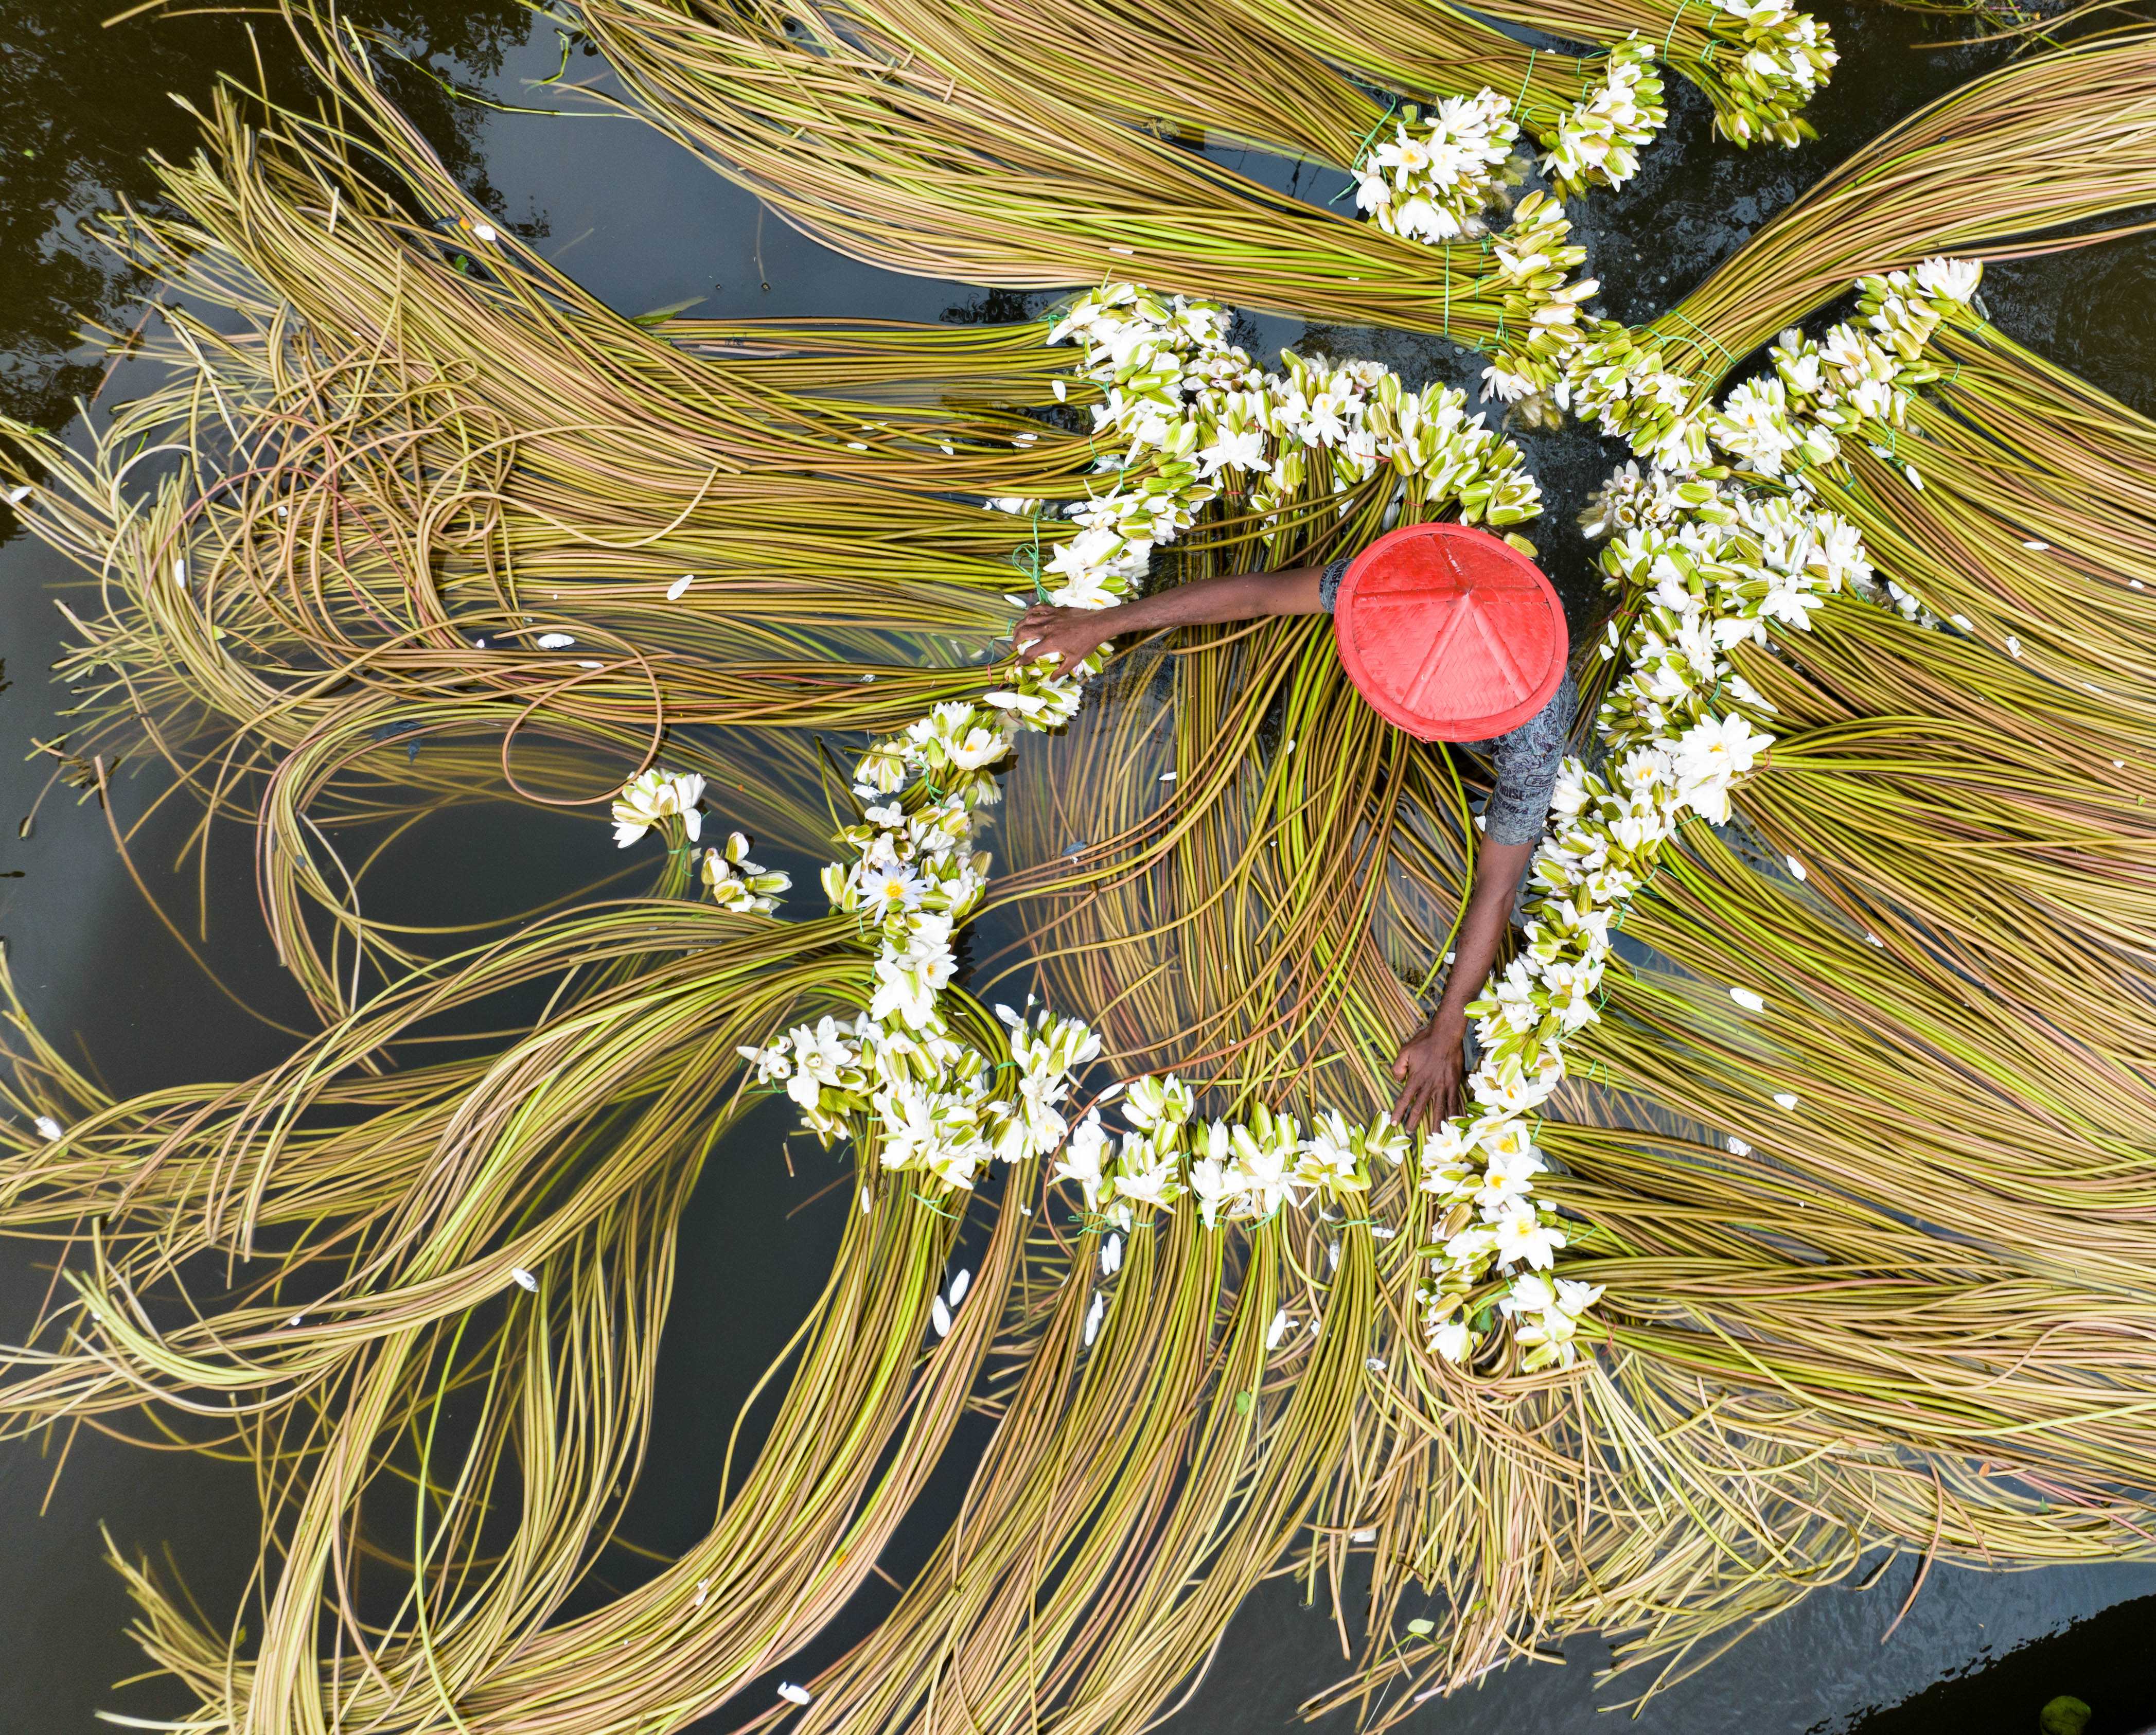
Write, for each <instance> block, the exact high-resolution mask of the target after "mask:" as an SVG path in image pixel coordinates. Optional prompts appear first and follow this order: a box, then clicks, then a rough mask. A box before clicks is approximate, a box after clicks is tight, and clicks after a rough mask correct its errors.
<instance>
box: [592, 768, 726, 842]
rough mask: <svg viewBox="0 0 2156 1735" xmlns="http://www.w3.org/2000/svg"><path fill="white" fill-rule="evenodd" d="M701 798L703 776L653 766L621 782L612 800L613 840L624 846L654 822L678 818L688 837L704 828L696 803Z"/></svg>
mask: <svg viewBox="0 0 2156 1735" xmlns="http://www.w3.org/2000/svg"><path fill="white" fill-rule="evenodd" d="M703 798H704V780H703V778H701V777H700V776H698V775H697V774H696V773H694V772H673V771H662V770H660V769H659V767H656V766H654V767H652V768H651V769H649V771H642V772H639V773H637V774H636V775H635V776H634V777H633V778H630V779H629V781H628V782H627V783H624V784H623V785H622V788H621V793H620V794H619V795H617V796H616V797H614V800H613V840H614V842H615V844H617V845H618V846H619V847H620V848H622V849H624V850H626V849H627V848H628V847H629V845H630V844H633V843H634V842H636V841H637V839H639V838H641V837H642V836H643V835H644V833H645V832H647V831H649V830H650V829H651V828H652V827H653V826H654V825H657V824H660V823H661V822H662V821H664V820H666V819H680V822H681V825H682V829H684V830H685V831H686V832H687V833H688V834H689V838H690V841H691V842H694V841H695V840H696V839H697V838H698V837H699V836H700V835H701V834H702V831H703V824H704V821H703V815H702V814H700V813H699V812H698V811H697V810H696V803H698V802H700V801H701V800H702V799H703Z"/></svg>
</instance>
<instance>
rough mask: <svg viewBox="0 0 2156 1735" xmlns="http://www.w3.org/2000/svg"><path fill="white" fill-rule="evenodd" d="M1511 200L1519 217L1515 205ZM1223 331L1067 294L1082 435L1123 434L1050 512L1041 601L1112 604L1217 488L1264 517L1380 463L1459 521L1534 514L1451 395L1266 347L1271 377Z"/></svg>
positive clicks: (1519, 475) (1204, 313)
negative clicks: (1056, 529)
mask: <svg viewBox="0 0 2156 1735" xmlns="http://www.w3.org/2000/svg"><path fill="white" fill-rule="evenodd" d="M1541 208H1542V209H1544V210H1548V211H1550V212H1553V213H1554V221H1555V223H1556V225H1557V229H1558V234H1563V232H1564V230H1565V229H1566V228H1567V227H1568V225H1567V224H1566V223H1565V219H1564V217H1563V213H1562V212H1561V211H1557V210H1556V208H1554V207H1553V206H1550V205H1548V203H1547V202H1545V203H1544V204H1543V206H1542V207H1541ZM1521 210H1522V214H1523V215H1526V214H1527V203H1526V202H1523V203H1522V207H1521ZM1563 250H1567V251H1570V252H1573V253H1574V254H1578V253H1579V251H1580V249H1563ZM1545 257H1546V255H1545ZM1576 262H1577V261H1576V259H1575V260H1574V261H1573V263H1576ZM1530 275H1532V274H1530ZM1559 275H1561V272H1560V274H1559ZM1523 287H1524V285H1523ZM1589 288H1590V290H1591V288H1592V285H1589ZM1526 292H1527V293H1530V294H1538V293H1541V291H1538V290H1528V291H1526ZM1566 305H1569V304H1566ZM1227 330H1228V317H1227V315H1226V314H1225V312H1224V311H1222V310H1221V309H1220V308H1219V307H1217V306H1214V305H1211V304H1210V303H1208V302H1200V301H1192V300H1186V299H1185V298H1184V297H1183V296H1181V295H1175V296H1169V297H1162V296H1158V295H1153V294H1152V293H1151V292H1150V291H1147V290H1142V289H1141V288H1139V287H1137V285H1132V284H1127V283H1116V284H1111V285H1107V286H1106V287H1105V288H1103V289H1101V290H1095V291H1093V292H1092V293H1091V294H1089V295H1084V296H1081V298H1080V299H1079V300H1078V301H1077V302H1076V303H1075V305H1073V306H1072V307H1071V309H1070V311H1069V312H1068V313H1067V314H1065V316H1064V317H1063V318H1062V319H1061V320H1060V321H1058V322H1057V323H1056V325H1055V327H1054V328H1053V329H1052V330H1051V331H1050V333H1049V341H1050V342H1051V343H1062V342H1065V341H1075V342H1076V343H1078V344H1080V345H1081V346H1082V347H1083V352H1084V359H1083V362H1082V364H1081V373H1082V376H1083V377H1085V378H1086V380H1088V381H1090V382H1091V383H1092V384H1094V385H1095V386H1097V387H1098V388H1100V390H1101V402H1100V403H1097V404H1096V405H1094V406H1093V412H1092V413H1093V427H1094V433H1095V436H1096V439H1115V440H1118V441H1122V442H1123V443H1124V448H1123V449H1122V451H1120V452H1116V453H1111V454H1108V455H1106V456H1105V457H1103V458H1102V459H1101V461H1100V465H1099V468H1100V470H1101V472H1102V474H1104V475H1111V476H1112V477H1113V478H1114V480H1113V482H1112V484H1111V485H1110V486H1109V488H1108V489H1107V491H1106V492H1105V493H1103V494H1100V495H1095V496H1093V497H1092V498H1091V499H1087V500H1078V501H1074V502H1073V503H1072V504H1071V505H1070V506H1067V507H1065V514H1066V516H1069V517H1070V518H1071V519H1072V520H1074V521H1075V522H1076V524H1077V526H1078V532H1077V534H1076V535H1075V536H1071V537H1070V538H1068V539H1066V540H1064V541H1062V542H1058V543H1057V544H1056V546H1055V547H1054V548H1053V549H1052V550H1050V552H1049V554H1048V557H1047V560H1046V562H1045V571H1044V572H1043V577H1042V582H1043V583H1044V584H1045V585H1048V586H1050V588H1049V589H1048V592H1047V595H1048V600H1049V601H1050V602H1051V603H1056V604H1059V605H1060V606H1062V607H1065V608H1107V607H1109V606H1110V605H1111V604H1112V603H1116V601H1118V600H1120V599H1121V598H1122V597H1123V596H1124V595H1126V594H1127V593H1128V591H1129V589H1130V587H1131V585H1132V582H1133V581H1134V580H1136V579H1137V578H1139V577H1142V576H1143V575H1144V573H1145V572H1146V569H1147V565H1148V563H1149V562H1150V561H1151V559H1152V552H1153V550H1154V549H1155V548H1156V547H1158V546H1159V545H1160V544H1161V543H1163V542H1169V541H1172V540H1173V538H1174V537H1175V536H1177V535H1178V533H1180V532H1181V531H1184V530H1187V529H1188V528H1189V527H1190V526H1191V525H1192V524H1193V522H1195V521H1196V519H1197V516H1198V514H1199V512H1201V511H1204V509H1205V507H1206V506H1209V505H1210V504H1211V503H1212V502H1213V501H1214V500H1217V499H1218V498H1219V496H1220V495H1221V494H1222V493H1223V492H1224V490H1227V489H1228V488H1229V487H1231V486H1232V487H1234V488H1235V489H1237V490H1240V491H1241V492H1242V493H1243V494H1244V495H1245V497H1246V499H1247V501H1248V504H1249V506H1250V510H1251V511H1255V512H1257V513H1260V514H1269V513H1271V512H1275V511H1278V510H1279V509H1280V508H1281V506H1283V505H1284V504H1285V503H1286V500H1288V499H1289V498H1290V497H1291V495H1294V494H1295V493H1296V492H1297V491H1298V490H1301V488H1302V487H1303V485H1304V484H1305V483H1306V481H1308V480H1311V478H1312V475H1317V477H1318V478H1319V479H1321V480H1323V481H1324V482H1325V483H1326V484H1327V485H1328V486H1330V487H1332V488H1333V489H1347V488H1353V487H1355V486H1357V485H1360V484H1362V483H1363V482H1366V481H1368V480H1370V479H1371V478H1372V477H1373V476H1374V475H1376V474H1377V473H1378V470H1379V468H1380V467H1381V466H1382V467H1389V468H1390V469H1391V470H1392V471H1393V472H1394V475H1397V476H1398V477H1399V479H1400V480H1401V482H1402V483H1403V484H1405V483H1409V482H1412V483H1414V485H1415V486H1416V487H1417V488H1418V489H1419V490H1420V491H1421V493H1422V494H1423V495H1424V498H1425V499H1426V500H1432V501H1440V502H1450V503H1451V504H1453V505H1455V506H1457V508H1458V510H1459V512H1460V516H1461V517H1462V518H1463V519H1465V520H1466V521H1467V522H1469V523H1471V524H1472V523H1482V524H1488V525H1491V526H1494V527H1501V526H1506V525H1510V524H1518V523H1522V522H1524V521H1526V520H1527V519H1529V518H1532V517H1533V516H1536V515H1537V514H1538V513H1539V512H1540V511H1542V490H1541V489H1540V487H1539V486H1538V485H1537V483H1536V481H1535V479H1534V478H1533V477H1532V475H1528V474H1527V471H1526V470H1524V469H1523V468H1522V465H1521V462H1520V454H1519V449H1518V448H1517V447H1516V446H1514V445H1513V444H1512V443H1511V442H1510V441H1509V440H1501V439H1498V438H1497V436H1496V434H1492V433H1491V431H1490V430H1489V429H1487V428H1486V427H1485V426H1484V425H1483V418H1482V417H1481V415H1479V414H1474V413H1470V412H1469V410H1468V408H1467V398H1466V393H1463V392H1460V391H1458V390H1456V389H1455V388H1451V387H1449V386H1440V385H1432V386H1428V387H1425V388H1423V390H1421V391H1420V392H1416V391H1414V390H1413V389H1411V388H1408V387H1406V386H1404V385H1403V384H1402V383H1401V382H1400V379H1399V375H1397V374H1395V373H1394V372H1392V371H1391V370H1390V369H1389V368H1387V367H1383V366H1382V365H1380V364H1379V363H1378V362H1357V361H1350V362H1332V361H1330V360H1329V359H1327V357H1323V356H1309V357H1306V356H1301V355H1298V354H1296V352H1293V351H1283V352H1281V366H1282V368H1283V370H1284V371H1283V372H1278V373H1272V372H1266V371H1265V370H1264V369H1262V368H1260V367H1258V366H1257V365H1256V363H1255V362H1253V361H1252V360H1251V358H1250V354H1249V352H1247V351H1245V350H1244V349H1242V348H1241V347H1240V346H1238V345H1235V344H1231V343H1229V341H1228V339H1227ZM989 504H990V505H991V506H999V507H1004V508H1006V509H1009V508H1014V507H1015V508H1019V509H1024V510H1030V509H1031V506H1032V502H1030V501H1024V500H992V501H990V502H989Z"/></svg>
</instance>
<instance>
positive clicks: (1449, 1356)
mask: <svg viewBox="0 0 2156 1735" xmlns="http://www.w3.org/2000/svg"><path fill="white" fill-rule="evenodd" d="M1429 1337H1430V1348H1431V1350H1432V1351H1433V1352H1435V1353H1436V1354H1438V1355H1440V1356H1442V1357H1444V1358H1445V1360H1446V1361H1448V1362H1464V1361H1466V1359H1467V1358H1468V1357H1469V1355H1470V1354H1471V1353H1473V1351H1474V1348H1475V1335H1474V1332H1472V1331H1471V1329H1470V1328H1469V1327H1468V1324H1467V1322H1466V1320H1465V1319H1463V1318H1460V1317H1458V1316H1457V1315H1455V1316H1454V1317H1452V1318H1450V1319H1448V1320H1446V1321H1445V1322H1443V1323H1442V1324H1440V1325H1436V1326H1433V1327H1430V1332H1429Z"/></svg>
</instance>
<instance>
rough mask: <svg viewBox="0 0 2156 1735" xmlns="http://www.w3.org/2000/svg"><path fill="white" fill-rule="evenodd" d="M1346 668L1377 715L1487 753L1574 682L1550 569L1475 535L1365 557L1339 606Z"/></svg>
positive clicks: (1371, 550)
mask: <svg viewBox="0 0 2156 1735" xmlns="http://www.w3.org/2000/svg"><path fill="white" fill-rule="evenodd" d="M1332 636H1333V640H1334V642H1335V643H1336V644H1338V646H1339V647H1340V660H1341V662H1342V665H1344V666H1345V667H1346V669H1347V678H1348V679H1349V680H1352V681H1353V682H1354V683H1355V685H1356V686H1357V688H1358V690H1360V691H1361V693H1362V695H1363V697H1364V698H1365V699H1367V700H1368V701H1370V708H1371V709H1372V710H1373V711H1376V712H1377V713H1378V715H1379V716H1382V717H1383V718H1385V719H1386V720H1387V721H1389V722H1391V723H1393V724H1394V725H1396V726H1399V727H1400V728H1402V729H1404V730H1406V731H1408V733H1409V734H1410V735H1413V736H1415V737H1418V738H1419V739H1421V740H1423V741H1486V740H1488V739H1489V738H1490V737H1492V736H1497V735H1502V734H1504V733H1505V732H1506V731H1507V730H1510V729H1517V728H1518V727H1519V726H1520V725H1521V724H1522V723H1524V722H1526V721H1527V719H1528V718H1529V717H1532V716H1534V715H1535V714H1536V713H1537V711H1540V710H1541V709H1542V708H1543V706H1545V705H1547V704H1548V703H1549V701H1550V699H1551V697H1552V696H1553V695H1554V694H1555V693H1556V691H1557V690H1558V686H1559V685H1562V684H1563V680H1564V665H1565V656H1566V654H1567V651H1568V649H1569V648H1570V641H1569V639H1568V637H1567V635H1566V633H1565V627H1564V607H1563V604H1562V603H1559V602H1558V596H1557V592H1556V591H1555V590H1553V588H1551V586H1550V582H1549V580H1548V579H1547V578H1545V577H1543V575H1542V572H1541V571H1540V569H1538V568H1537V567H1536V565H1535V563H1534V562H1532V561H1531V560H1529V559H1528V558H1527V556H1525V555H1524V554H1522V553H1521V552H1519V551H1518V550H1517V549H1516V548H1514V547H1512V545H1511V544H1510V543H1508V542H1506V541H1505V540H1504V539H1503V538H1502V537H1501V536H1492V535H1491V534H1490V532H1489V531H1486V530H1476V529H1473V528H1471V526H1467V525H1465V524H1409V525H1404V526H1401V527H1400V528H1399V530H1395V531H1388V532H1387V533H1386V534H1385V535H1383V536H1380V537H1378V540H1377V541H1376V542H1373V543H1371V544H1370V546H1369V547H1367V548H1365V549H1364V550H1363V552H1361V553H1360V554H1358V555H1357V556H1356V557H1355V559H1354V561H1353V563H1352V564H1351V565H1350V566H1349V567H1348V568H1347V572H1346V573H1345V574H1344V575H1342V578H1341V580H1340V590H1339V593H1338V594H1337V596H1336V597H1335V598H1333V603H1332Z"/></svg>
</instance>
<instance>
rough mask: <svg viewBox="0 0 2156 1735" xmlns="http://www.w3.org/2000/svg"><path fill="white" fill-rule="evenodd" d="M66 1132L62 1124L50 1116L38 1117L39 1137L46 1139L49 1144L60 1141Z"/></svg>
mask: <svg viewBox="0 0 2156 1735" xmlns="http://www.w3.org/2000/svg"><path fill="white" fill-rule="evenodd" d="M66 1131H67V1129H66V1128H65V1127H63V1126H61V1125H60V1123H59V1122H58V1121H55V1120H54V1118H53V1117H52V1116H50V1115H39V1116H38V1137H40V1138H42V1139H44V1141H45V1142H47V1143H48V1144H50V1143H52V1142H54V1141H55V1140H57V1139H59V1137H61V1136H62V1135H63V1134H64V1132H66Z"/></svg>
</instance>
